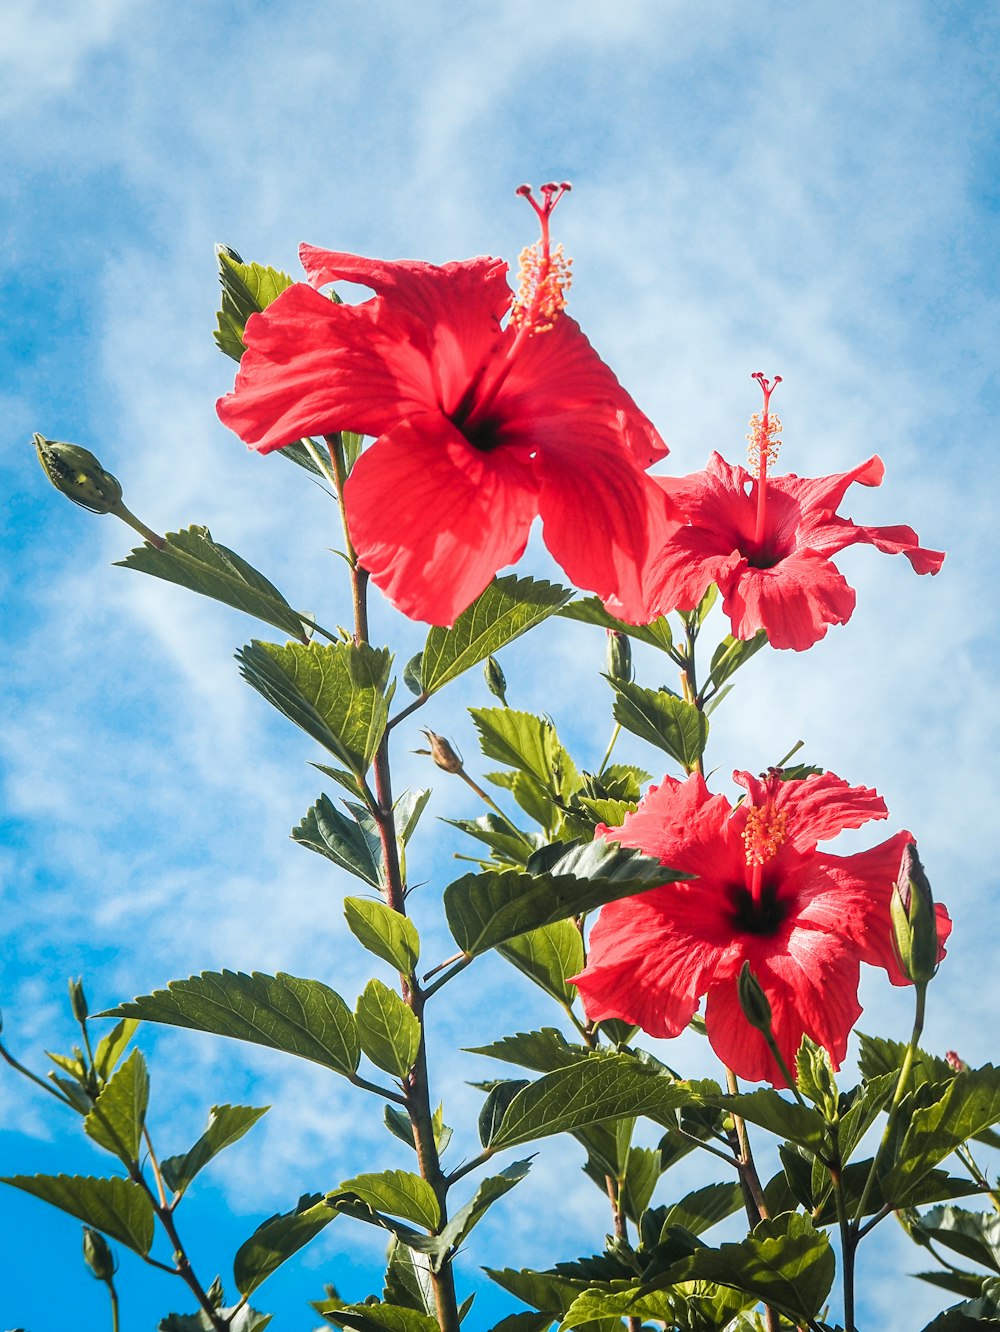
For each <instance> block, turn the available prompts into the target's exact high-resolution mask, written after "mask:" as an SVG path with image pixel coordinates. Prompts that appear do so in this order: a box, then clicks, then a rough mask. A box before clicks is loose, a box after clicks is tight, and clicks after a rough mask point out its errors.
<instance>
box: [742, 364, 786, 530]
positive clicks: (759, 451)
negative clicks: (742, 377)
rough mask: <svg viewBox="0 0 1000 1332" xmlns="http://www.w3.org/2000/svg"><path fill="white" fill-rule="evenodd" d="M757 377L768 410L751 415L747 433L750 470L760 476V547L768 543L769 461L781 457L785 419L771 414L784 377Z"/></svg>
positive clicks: (755, 475) (758, 522) (758, 372)
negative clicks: (772, 402) (774, 396)
mask: <svg viewBox="0 0 1000 1332" xmlns="http://www.w3.org/2000/svg"><path fill="white" fill-rule="evenodd" d="M750 378H751V379H756V381H757V383H758V384H759V385H760V390H761V392H762V393H763V395H764V410H763V411H762V412H754V414H753V416H751V418H750V433H749V434H748V435H747V443H748V445H749V468H748V470H749V472H750V475H751V476H753V477H756V479H757V520H756V524H755V527H754V535H753V539H754V543H755V545H756V546H758V547H760V546H762V545H763V542H764V532H765V522H766V516H767V467H768V463H769V462H771V461H772V460H773V459H774V458H776V457H777V456H778V449H779V448H780V446H781V440H780V439H779V438H778V435H779V434H780V433H781V421H780V420H779V419H778V417H777V416H772V415H771V414H770V411H769V408H770V403H771V394H772V393H773V392H774V390H775V389H776V388H777V387H778V385H779V384H780V383H781V376H780V375H775V376H774V381H773V382H772V381H770V380H768V379H765V378H764V372H763V371H762V370H757V371H756V372H755V373H754V374H752V375H751V376H750Z"/></svg>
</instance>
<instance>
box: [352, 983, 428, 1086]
mask: <svg viewBox="0 0 1000 1332" xmlns="http://www.w3.org/2000/svg"><path fill="white" fill-rule="evenodd" d="M357 1031H358V1036H359V1038H360V1040H361V1048H362V1050H364V1052H365V1054H366V1055H367V1056H368V1058H369V1059H370V1060H371V1061H372V1063H373V1064H377V1065H378V1067H379V1068H382V1069H385V1071H386V1072H387V1073H392V1074H394V1075H395V1076H396V1077H397V1078H405V1077H406V1075H407V1073H409V1071H410V1069H411V1068H412V1067H413V1065H414V1063H415V1062H416V1058H417V1054H418V1052H419V1050H420V1023H419V1022H418V1021H417V1019H416V1017H415V1016H414V1015H413V1012H412V1011H411V1010H410V1009H409V1008H408V1007H407V1006H406V1004H405V1003H404V1002H403V1001H402V999H401V998H400V997H399V995H398V994H397V993H396V991H395V990H390V989H389V987H388V985H383V984H382V982H381V981H380V980H370V981H369V982H368V984H367V985H366V986H365V988H364V990H363V991H362V992H361V997H360V998H359V999H358V1007H357Z"/></svg>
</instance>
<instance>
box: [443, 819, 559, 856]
mask: <svg viewBox="0 0 1000 1332" xmlns="http://www.w3.org/2000/svg"><path fill="white" fill-rule="evenodd" d="M444 822H445V823H450V824H451V826H452V827H453V828H460V829H461V830H462V832H464V833H468V835H469V836H470V837H475V838H476V840H477V841H480V842H484V843H485V844H486V845H487V846H488V847H489V848H490V850H491V851H492V852H493V861H494V862H498V863H499V864H501V865H511V866H514V867H517V868H521V869H523V868H524V867H525V866H526V865H527V863H528V859H529V857H530V856H532V855H533V854H534V853H535V852H536V851H537V850H538V849H539V844H540V841H541V838H540V836H539V835H538V834H532V833H526V832H522V831H521V829H520V828H515V827H514V825H513V824H512V823H511V822H510V821H509V820H508V819H507V818H506V817H505V816H503V815H502V814H482V815H480V817H479V818H478V819H445V820H444ZM480 864H481V865H482V866H483V868H484V869H490V868H492V866H491V864H490V863H489V862H487V861H480Z"/></svg>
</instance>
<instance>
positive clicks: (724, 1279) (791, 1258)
mask: <svg viewBox="0 0 1000 1332" xmlns="http://www.w3.org/2000/svg"><path fill="white" fill-rule="evenodd" d="M835 1271H836V1260H835V1258H834V1254H833V1250H832V1249H831V1247H830V1240H829V1237H828V1236H827V1235H826V1234H825V1233H822V1232H820V1231H818V1230H816V1228H815V1227H814V1226H813V1224H812V1222H811V1221H810V1220H809V1218H808V1217H806V1216H802V1215H801V1214H800V1213H797V1212H785V1213H783V1214H782V1215H781V1216H777V1217H774V1218H772V1219H771V1220H769V1221H761V1222H760V1223H759V1225H757V1226H755V1227H754V1229H753V1231H752V1232H751V1234H750V1235H748V1236H747V1238H746V1239H745V1240H743V1241H741V1242H740V1243H738V1244H723V1245H722V1246H721V1247H720V1248H718V1249H698V1250H696V1252H694V1253H692V1254H691V1255H690V1256H689V1257H688V1258H684V1259H682V1260H681V1261H680V1262H679V1263H675V1264H674V1265H673V1266H672V1267H670V1268H669V1269H668V1271H667V1273H666V1274H665V1275H664V1276H663V1277H661V1278H658V1279H657V1282H656V1284H657V1286H660V1285H664V1284H670V1285H675V1284H676V1283H677V1282H679V1281H714V1282H716V1283H717V1284H718V1285H720V1286H729V1287H731V1288H732V1289H733V1290H738V1291H743V1292H745V1293H746V1294H748V1295H752V1296H754V1297H755V1298H756V1299H758V1300H763V1301H764V1302H765V1303H767V1304H769V1305H771V1306H772V1307H773V1308H776V1309H779V1310H781V1312H783V1313H785V1314H787V1315H788V1316H789V1317H791V1318H793V1319H796V1320H801V1319H803V1318H804V1319H806V1320H807V1321H809V1320H811V1319H814V1318H815V1317H816V1315H817V1314H818V1313H819V1311H820V1309H821V1308H822V1306H823V1303H824V1301H825V1300H826V1297H827V1295H828V1294H829V1293H830V1287H831V1286H832V1285H833V1278H834V1273H835Z"/></svg>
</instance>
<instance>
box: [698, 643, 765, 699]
mask: <svg viewBox="0 0 1000 1332" xmlns="http://www.w3.org/2000/svg"><path fill="white" fill-rule="evenodd" d="M766 646H767V634H766V632H765V631H764V630H763V629H760V630H758V631H757V633H756V634H754V636H753V638H748V639H742V638H734V637H733V635H732V634H727V635H726V637H725V638H724V639H723V640H722V642H721V643H720V644H719V646H718V647H717V648H716V649H715V651H714V652H713V653H712V664H711V666H710V668H709V679H710V680H711V682H712V684H713V685H714V686H715V688H716V690H718V689H721V687H722V686H723V685H724V684H725V682H726V681H727V680H728V679H729V677H730V676H731V675H735V673H736V672H737V671H738V670H739V669H740V667H741V666H743V665H745V664H746V662H748V661H749V660H750V658H751V657H753V656H755V655H756V654H757V653H758V652H759V651H760V650H761V648H762V647H766Z"/></svg>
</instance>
